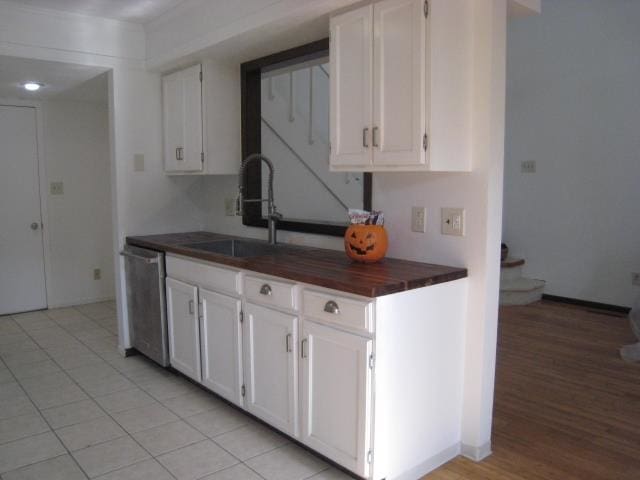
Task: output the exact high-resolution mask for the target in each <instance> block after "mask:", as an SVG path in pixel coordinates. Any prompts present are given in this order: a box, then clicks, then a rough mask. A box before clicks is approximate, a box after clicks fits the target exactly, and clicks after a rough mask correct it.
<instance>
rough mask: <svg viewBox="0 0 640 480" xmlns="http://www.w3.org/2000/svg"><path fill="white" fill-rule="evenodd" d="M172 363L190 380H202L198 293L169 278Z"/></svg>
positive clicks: (168, 319)
mask: <svg viewBox="0 0 640 480" xmlns="http://www.w3.org/2000/svg"><path fill="white" fill-rule="evenodd" d="M167 323H168V326H169V363H170V364H171V366H172V367H173V368H175V369H176V370H178V371H179V372H182V373H184V374H185V375H187V376H188V377H191V378H193V379H194V380H197V381H198V382H199V381H200V380H201V375H200V328H199V325H198V289H197V287H194V286H193V285H189V284H187V283H183V282H179V281H178V280H174V279H173V278H169V277H167Z"/></svg>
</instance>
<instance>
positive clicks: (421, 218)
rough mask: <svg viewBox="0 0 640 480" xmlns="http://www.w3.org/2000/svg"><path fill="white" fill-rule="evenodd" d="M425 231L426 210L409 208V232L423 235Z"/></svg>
mask: <svg viewBox="0 0 640 480" xmlns="http://www.w3.org/2000/svg"><path fill="white" fill-rule="evenodd" d="M426 229H427V209H426V208H424V207H411V231H412V232H417V233H424V232H425V231H426Z"/></svg>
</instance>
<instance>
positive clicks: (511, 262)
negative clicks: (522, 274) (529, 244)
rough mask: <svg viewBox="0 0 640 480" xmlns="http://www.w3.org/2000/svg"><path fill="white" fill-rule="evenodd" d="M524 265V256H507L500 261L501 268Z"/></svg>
mask: <svg viewBox="0 0 640 480" xmlns="http://www.w3.org/2000/svg"><path fill="white" fill-rule="evenodd" d="M522 265H524V258H511V257H509V258H507V259H506V260H503V261H502V262H500V268H515V267H521V266H522Z"/></svg>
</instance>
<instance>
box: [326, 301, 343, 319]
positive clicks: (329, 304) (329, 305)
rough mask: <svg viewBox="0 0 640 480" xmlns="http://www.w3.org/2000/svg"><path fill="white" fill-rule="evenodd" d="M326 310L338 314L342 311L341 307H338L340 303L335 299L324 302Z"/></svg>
mask: <svg viewBox="0 0 640 480" xmlns="http://www.w3.org/2000/svg"><path fill="white" fill-rule="evenodd" d="M324 311H325V312H327V313H333V314H334V315H338V314H339V313H340V308H338V304H337V303H336V302H334V301H333V300H329V301H328V302H327V303H325V304H324Z"/></svg>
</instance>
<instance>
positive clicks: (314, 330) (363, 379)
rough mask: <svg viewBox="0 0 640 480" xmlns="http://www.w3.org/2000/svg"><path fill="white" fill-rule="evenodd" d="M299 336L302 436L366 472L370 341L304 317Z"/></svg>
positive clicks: (350, 466) (364, 474) (330, 455)
mask: <svg viewBox="0 0 640 480" xmlns="http://www.w3.org/2000/svg"><path fill="white" fill-rule="evenodd" d="M301 342H302V347H301V348H302V352H301V353H302V360H301V367H300V368H301V369H302V385H301V388H302V441H303V442H304V443H305V444H306V445H308V446H309V447H311V448H313V449H314V450H317V451H318V452H320V453H321V454H323V455H326V456H327V457H328V458H330V459H332V460H334V461H335V462H337V463H339V464H340V465H342V466H344V467H346V468H348V469H349V470H351V471H353V472H355V473H357V474H358V475H360V476H362V477H368V476H369V467H370V465H369V463H368V462H367V455H368V452H369V449H370V442H371V430H370V428H371V427H370V425H371V369H370V368H369V356H370V355H371V349H372V341H371V340H370V339H368V338H363V337H360V336H358V335H353V334H350V333H345V332H341V331H339V330H336V329H334V328H329V327H325V326H322V325H319V324H316V323H314V322H309V321H306V320H305V322H304V326H303V329H302V341H301Z"/></svg>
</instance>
